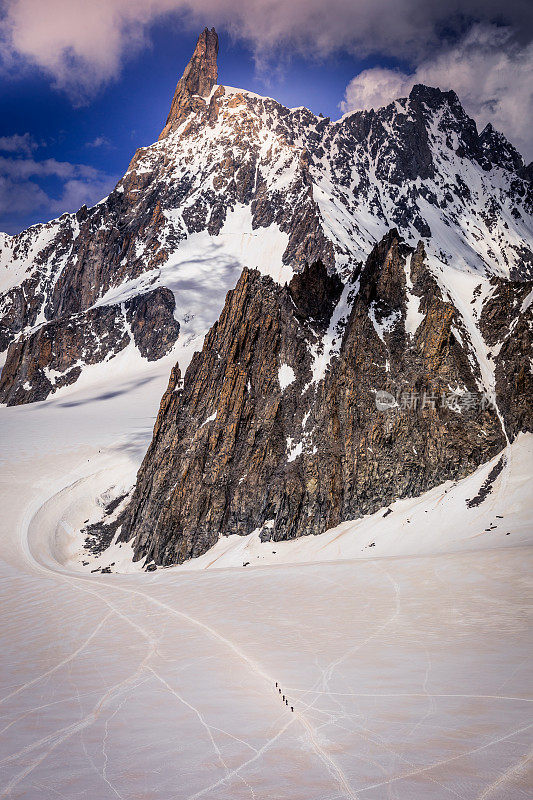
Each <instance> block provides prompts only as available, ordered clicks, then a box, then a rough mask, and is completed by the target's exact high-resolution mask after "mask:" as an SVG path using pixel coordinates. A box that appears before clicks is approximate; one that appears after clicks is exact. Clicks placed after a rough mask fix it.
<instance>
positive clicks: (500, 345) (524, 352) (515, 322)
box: [480, 278, 533, 440]
mask: <svg viewBox="0 0 533 800" xmlns="http://www.w3.org/2000/svg"><path fill="white" fill-rule="evenodd" d="M491 285H492V287H493V291H492V293H491V294H490V296H489V297H488V299H487V300H486V302H485V304H484V306H483V310H482V313H481V317H480V328H481V332H482V333H483V336H484V338H485V341H486V342H487V344H488V345H489V347H491V348H492V353H491V357H492V361H493V363H494V377H495V391H496V398H497V403H498V408H499V409H500V411H501V413H502V416H503V419H504V422H505V428H506V431H507V435H508V436H509V438H510V439H511V440H512V439H514V438H515V436H516V435H517V434H518V433H519V432H520V431H533V374H532V371H531V370H532V364H533V361H532V358H533V342H532V336H531V331H532V327H533V281H503V280H501V279H498V278H492V280H491Z"/></svg>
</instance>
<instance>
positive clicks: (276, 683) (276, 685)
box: [276, 681, 278, 689]
mask: <svg viewBox="0 0 533 800" xmlns="http://www.w3.org/2000/svg"><path fill="white" fill-rule="evenodd" d="M277 688H278V682H277V681H276V689H277Z"/></svg>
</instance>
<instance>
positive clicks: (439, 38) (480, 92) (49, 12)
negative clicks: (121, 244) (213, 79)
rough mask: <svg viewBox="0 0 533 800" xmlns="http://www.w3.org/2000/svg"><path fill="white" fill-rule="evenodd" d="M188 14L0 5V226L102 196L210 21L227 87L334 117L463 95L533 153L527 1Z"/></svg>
mask: <svg viewBox="0 0 533 800" xmlns="http://www.w3.org/2000/svg"><path fill="white" fill-rule="evenodd" d="M191 2H192V0H190V2H189V0H153V2H152V3H151V4H150V9H155V10H154V11H153V12H152V11H150V12H149V11H147V10H146V8H147V6H146V3H144V2H143V0H107V1H106V3H103V4H100V3H99V4H94V5H91V4H90V3H89V4H87V3H86V2H85V0H46V3H44V5H43V4H42V2H41V0H0V10H1V9H2V8H5V9H6V10H7V12H8V13H7V14H6V15H5V16H4V17H2V16H1V15H0V230H3V231H6V232H8V233H15V232H18V231H19V230H21V229H23V228H25V227H27V226H29V225H30V224H33V223H34V222H41V221H46V220H48V219H51V218H53V217H55V216H58V215H59V214H61V213H62V212H64V211H74V210H76V209H77V208H79V207H80V206H81V205H82V204H83V203H87V204H92V203H94V202H97V201H98V200H99V199H100V198H101V197H102V196H104V195H105V194H107V193H108V191H109V190H110V189H111V187H112V186H113V185H114V183H115V182H116V180H118V178H120V177H121V175H123V173H124V172H125V170H126V168H127V166H128V163H129V161H130V159H131V157H132V155H133V153H134V151H135V149H136V148H137V147H139V146H144V145H147V144H150V143H151V142H153V141H155V140H156V139H157V136H158V134H159V132H160V130H161V128H162V127H163V125H164V122H165V119H166V116H167V113H168V109H169V106H170V101H171V98H172V94H173V92H174V88H175V85H176V82H177V80H178V79H179V77H180V76H181V73H182V71H183V69H184V67H185V65H186V63H187V61H188V60H189V58H190V56H191V54H192V52H193V49H194V46H195V43H196V39H197V35H198V33H199V31H200V30H201V29H202V28H203V27H204V25H205V24H208V25H211V24H213V23H215V24H216V27H217V30H218V33H219V39H220V50H219V59H218V62H219V82H220V83H225V84H227V85H231V86H239V87H242V88H246V89H250V90H252V91H254V92H257V93H258V94H267V95H271V96H272V97H275V98H276V99H277V100H279V101H280V102H282V103H284V104H285V105H288V106H298V105H305V106H307V107H308V108H310V109H311V110H312V111H314V112H315V113H323V114H324V115H325V116H330V117H332V118H338V117H339V116H340V115H341V114H342V113H343V111H346V110H352V109H357V108H368V107H377V106H378V105H383V104H385V103H387V102H390V100H392V99H393V98H394V97H396V96H404V95H405V94H407V93H408V92H409V90H410V87H411V85H412V83H413V82H415V81H421V82H426V83H430V84H432V85H439V86H440V87H441V88H443V89H448V88H454V89H455V90H456V91H457V92H458V94H459V96H460V98H461V100H462V101H463V103H464V105H465V108H466V109H467V111H468V112H469V113H470V114H472V115H473V116H474V117H475V118H476V120H477V121H478V124H479V125H480V126H482V125H484V124H485V123H486V122H487V121H488V120H489V119H490V120H491V121H492V122H493V123H495V125H496V127H498V128H500V129H501V130H503V131H504V132H505V133H506V135H508V136H509V138H511V140H512V141H514V142H515V143H516V144H517V145H518V146H519V148H520V149H521V150H522V152H524V153H525V154H526V156H528V155H529V154H528V152H527V151H528V150H530V151H531V155H533V146H530V145H531V141H532V135H531V131H530V124H529V123H528V121H527V120H528V117H529V116H530V112H531V111H532V110H533V103H532V99H531V85H530V84H531V81H530V69H531V67H532V66H533V50H532V45H531V40H530V36H529V33H527V35H526V34H525V33H524V31H525V30H526V28H527V27H528V26H527V25H526V24H525V22H524V20H527V16H526V17H524V14H523V5H524V4H523V2H522V0H510V1H509V2H508V3H507V4H506V6H505V13H506V14H507V17H506V16H505V14H504V13H503V10H504V7H503V5H502V4H501V3H498V2H497V0H484V2H481V0H463V3H462V4H461V3H459V5H460V6H461V5H463V6H464V8H463V9H462V11H461V13H460V14H459V15H458V14H457V11H456V5H457V2H456V0H443V2H442V3H441V4H439V7H438V8H437V6H436V5H435V8H433V6H431V4H430V5H429V6H428V5H427V3H424V2H422V0H396V2H394V3H392V2H390V0H329V2H328V3H327V4H324V3H323V0H305V2H303V0H293V2H292V3H291V4H290V5H289V4H283V3H282V4H280V3H278V2H276V0H256V2H255V3H254V4H253V5H252V6H250V7H249V8H253V12H251V11H250V12H247V11H246V8H245V7H244V6H243V4H242V3H240V4H237V3H235V2H234V0H218V2H217V3H215V2H214V0H196V3H195V4H194V8H195V9H199V11H198V13H197V17H198V19H197V20H196V18H195V19H194V21H193V20H191V13H192V12H189V16H188V17H187V19H185V17H184V13H185V11H184V9H185V10H186V7H187V6H188V5H190V4H191ZM447 3H448V5H450V6H451V7H453V9H454V10H453V12H452V10H450V11H449V12H448V11H447V9H446V5H447ZM204 7H205V8H204ZM467 7H468V9H467ZM95 9H97V10H96V11H95ZM158 9H159V10H158ZM243 9H244V10H243ZM384 9H385V11H384ZM467 10H469V13H468V14H467V13H466V11H467ZM54 12H55V13H54ZM84 14H85V15H86V18H85V19H84V18H83V15H84ZM39 15H41V16H39ZM219 23H220V24H219ZM529 27H531V26H529ZM228 30H231V33H232V35H231V36H230V35H229V33H228ZM341 104H342V107H341ZM530 157H531V156H530Z"/></svg>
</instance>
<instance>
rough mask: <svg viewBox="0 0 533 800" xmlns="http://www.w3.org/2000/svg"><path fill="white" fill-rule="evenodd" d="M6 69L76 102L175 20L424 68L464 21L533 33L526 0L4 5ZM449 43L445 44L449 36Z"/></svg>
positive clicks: (9, 1)
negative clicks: (159, 26)
mask: <svg viewBox="0 0 533 800" xmlns="http://www.w3.org/2000/svg"><path fill="white" fill-rule="evenodd" d="M4 5H5V9H6V12H5V14H4V15H3V21H2V22H0V42H2V45H0V53H1V54H2V57H3V61H4V64H7V65H9V64H11V65H17V66H19V65H20V63H21V61H22V63H31V64H34V65H37V66H38V67H40V68H41V69H42V70H44V71H45V72H47V73H48V74H49V75H50V76H51V77H52V79H53V81H54V82H55V85H56V86H58V87H60V88H62V89H65V90H66V91H68V92H69V93H70V94H71V96H73V97H75V98H76V99H78V100H82V99H83V98H87V97H88V96H90V95H91V93H93V92H94V91H96V90H97V89H98V88H99V87H100V86H101V85H102V84H104V83H106V82H107V81H109V80H111V79H113V78H115V77H116V76H117V75H118V73H119V72H120V69H121V66H122V64H123V62H124V60H125V59H126V58H127V57H128V56H130V55H131V54H132V53H136V52H138V50H139V48H141V47H143V46H145V45H146V44H147V43H148V42H149V27H150V25H152V24H153V23H154V22H156V21H160V20H161V19H162V18H163V17H165V16H169V15H172V17H173V18H174V19H175V20H177V21H178V22H179V24H180V25H182V26H183V25H184V24H187V25H188V27H193V28H199V27H201V26H203V25H210V26H211V25H215V26H217V27H219V28H224V29H225V30H227V31H229V32H230V33H232V34H233V35H234V36H236V37H239V38H242V39H244V40H246V41H247V42H248V43H249V44H250V45H251V46H252V48H253V50H254V52H255V53H256V56H258V57H261V56H265V55H268V54H269V53H272V52H275V53H281V54H282V55H283V54H287V53H291V52H298V53H300V54H304V55H305V56H307V57H310V58H313V57H315V56H319V57H321V56H324V55H328V54H330V53H333V52H339V51H347V52H350V53H353V54H355V55H357V56H365V55H368V54H370V53H376V54H381V55H387V56H391V57H395V58H403V59H407V60H408V61H409V63H412V64H416V63H419V62H420V61H421V60H423V59H424V58H427V57H428V55H429V54H430V53H432V52H435V53H436V52H437V51H439V50H440V49H442V42H443V40H444V39H443V34H442V32H443V30H445V31H446V36H447V37H448V38H449V37H450V36H454V35H455V36H456V35H458V34H459V33H460V32H461V31H462V30H464V25H465V21H468V20H478V21H480V22H494V21H495V20H497V21H498V22H499V23H505V24H507V25H510V26H512V27H513V29H514V30H515V33H516V36H517V38H518V39H519V40H520V41H522V42H523V41H524V40H525V38H526V37H527V36H529V35H530V34H531V14H530V9H529V5H528V2H527V1H526V0H507V2H506V3H505V5H504V4H503V3H502V2H501V0H441V1H440V2H438V3H436V2H428V0H395V2H391V0H328V2H324V0H291V2H286V0H247V2H243V0H90V1H89V0H46V2H43V0H4ZM444 38H445V37H444Z"/></svg>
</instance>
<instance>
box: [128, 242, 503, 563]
mask: <svg viewBox="0 0 533 800" xmlns="http://www.w3.org/2000/svg"><path fill="white" fill-rule="evenodd" d="M408 252H410V251H409V249H408V248H407V247H406V246H405V245H404V244H403V243H402V242H401V240H400V239H399V237H398V235H397V233H396V232H394V231H393V232H391V233H390V234H388V236H387V237H385V239H384V240H383V241H382V242H381V243H380V244H379V245H377V246H376V248H374V250H373V252H372V254H371V256H370V257H369V259H368V261H367V264H366V265H365V267H364V268H363V270H362V271H361V273H360V274H359V275H358V276H357V277H354V278H353V279H352V284H351V285H352V295H353V296H352V309H351V312H350V314H349V317H348V319H347V321H346V325H345V328H344V331H342V330H339V331H338V337H339V338H338V344H339V348H338V355H337V356H334V357H333V358H332V360H331V362H330V365H329V368H328V369H327V371H326V373H325V377H324V379H323V380H321V381H319V382H318V383H316V384H314V383H313V382H312V363H313V360H312V355H311V350H310V345H313V346H314V348H315V349H316V348H317V347H318V348H319V346H320V344H319V343H320V340H321V336H322V333H323V330H324V329H323V323H322V324H319V325H318V326H317V325H316V322H315V321H314V320H312V319H311V316H309V317H307V318H306V317H305V315H304V313H303V304H302V303H301V302H300V303H299V304H298V306H299V307H296V306H295V303H294V300H293V297H292V293H293V292H294V289H295V286H297V287H298V290H297V292H296V293H295V294H296V297H297V298H302V297H303V296H304V292H305V283H304V282H305V278H306V277H307V278H308V279H309V283H308V286H307V288H308V291H309V294H312V293H313V292H314V291H317V292H318V296H316V297H314V298H311V297H310V298H309V299H308V302H307V309H308V310H309V311H310V312H311V310H312V315H314V317H315V318H316V316H317V312H316V310H315V309H316V307H317V306H318V307H320V305H321V303H322V302H323V303H325V306H326V307H329V302H330V298H329V295H328V293H324V291H323V289H324V284H323V281H324V272H323V268H318V269H316V268H315V269H316V272H317V274H318V275H320V277H321V280H318V281H317V280H316V278H315V277H314V276H315V270H314V269H306V270H305V271H304V272H303V273H302V276H301V277H300V278H299V279H298V281H296V284H295V285H293V286H292V290H291V288H290V287H280V286H279V285H277V284H275V283H274V282H273V281H272V280H271V279H270V278H266V277H263V276H261V275H260V274H259V273H258V272H255V271H250V270H244V272H243V274H242V276H241V278H240V280H239V282H238V284H237V286H236V288H235V289H234V290H233V291H232V292H230V293H229V294H228V296H227V300H226V305H225V308H224V310H223V312H222V315H221V317H220V319H219V321H218V322H217V323H216V324H215V325H214V326H213V328H212V329H211V331H210V333H209V335H208V336H207V338H206V340H205V343H204V347H203V350H202V352H201V353H198V354H196V355H195V356H194V358H193V360H192V362H191V365H190V367H189V369H188V370H187V372H186V374H185V379H184V384H183V389H179V388H178V391H176V390H175V389H176V381H177V375H176V376H174V377H173V378H172V380H171V384H170V385H169V389H168V390H167V393H166V394H165V397H164V399H163V402H162V404H161V409H160V413H159V416H158V420H157V423H156V430H155V432H154V439H153V441H152V444H151V445H150V448H149V450H148V452H147V455H146V457H145V459H144V462H143V464H142V466H141V469H140V471H139V474H138V479H137V485H136V488H135V492H134V495H133V498H132V500H131V502H130V504H129V506H128V507H127V509H126V511H125V513H124V515H123V517H122V518H121V525H122V529H121V538H122V539H124V540H130V539H132V540H133V546H134V550H135V557H136V558H137V559H140V558H142V559H146V561H150V560H152V559H153V560H154V561H155V562H156V563H157V564H171V563H176V562H181V561H183V560H185V559H187V558H191V557H195V556H198V555H200V554H201V553H203V552H205V551H206V550H207V549H208V548H209V547H211V546H212V545H213V544H214V543H215V542H216V541H217V539H218V538H219V536H220V535H228V534H233V533H237V534H249V533H251V532H252V531H253V530H256V529H259V530H260V531H261V537H262V538H263V539H265V538H269V537H272V538H273V539H275V540H279V539H290V538H295V537H298V536H302V535H307V534H316V533H321V532H322V531H324V530H326V529H327V528H329V527H331V526H334V525H336V524H338V523H340V522H342V521H344V520H346V519H352V518H354V517H357V516H360V515H362V514H367V513H370V512H373V511H376V510H377V509H379V508H380V507H382V506H386V505H389V504H390V503H391V502H392V501H393V500H395V499H397V498H399V497H405V496H411V495H417V494H420V493H421V492H423V491H425V490H426V489H428V488H430V487H432V486H434V485H435V484H438V483H442V482H443V481H444V480H446V479H448V478H453V479H458V478H462V477H464V476H465V475H467V474H469V473H470V472H471V471H472V470H474V469H475V468H476V467H477V466H478V465H479V464H481V463H483V462H484V461H486V460H487V459H489V458H491V457H492V456H494V455H495V454H496V453H497V452H498V451H499V450H501V449H502V447H503V446H504V444H505V439H504V436H503V432H502V430H501V426H500V423H499V420H498V417H497V415H496V413H495V412H494V410H493V409H490V408H485V409H480V408H476V409H469V408H466V407H465V408H463V409H462V410H461V411H460V412H459V411H453V410H451V409H450V408H449V407H447V406H442V405H441V393H442V392H447V391H449V390H450V386H456V387H462V390H468V391H471V392H474V391H475V390H476V388H477V387H476V381H475V376H474V374H473V373H472V370H471V368H470V364H469V359H468V354H467V353H466V352H465V351H464V350H463V347H462V345H461V344H460V343H459V341H458V340H457V339H456V338H455V337H454V336H453V333H452V325H453V324H458V320H457V313H456V311H455V309H454V308H453V307H452V306H450V304H449V303H447V302H444V301H443V300H442V298H440V297H439V294H438V291H437V290H436V287H433V285H432V282H431V276H425V275H424V273H425V270H426V269H427V267H426V266H425V265H424V263H423V262H424V255H423V248H422V247H419V248H418V250H417V251H416V258H415V267H414V272H413V273H412V274H411V280H413V282H414V281H415V280H416V281H417V282H418V284H419V291H420V292H421V301H423V302H424V303H425V306H426V307H427V314H426V317H425V319H424V321H423V323H422V324H421V325H420V327H419V329H418V330H417V331H416V334H415V336H414V337H410V336H407V335H406V333H405V257H406V255H407V253H408ZM424 284H426V286H428V287H429V291H428V292H424V291H423V290H422V288H420V287H421V286H422V285H424ZM321 298H322V300H321ZM378 302H379V303H380V304H381V305H380V311H381V316H380V319H381V322H382V324H383V327H382V328H381V330H383V331H384V332H383V334H382V336H383V338H381V337H380V335H379V334H378V330H377V329H376V327H375V324H374V322H373V321H372V319H373V316H372V309H374V318H375V319H376V324H379V323H378V321H377V315H376V313H375V308H376V303H378ZM315 304H316V305H315ZM329 314H330V311H328V312H327V313H326V312H324V317H323V319H325V318H327V317H328V316H329ZM318 316H320V315H318ZM282 365H288V366H289V367H291V368H292V369H293V371H294V375H295V379H294V381H293V382H292V383H290V385H288V386H286V387H285V388H284V389H282V387H281V386H280V383H279V380H278V373H279V370H280V367H282ZM382 389H389V390H390V391H391V392H394V393H395V394H396V395H397V397H398V398H399V399H400V398H401V397H402V394H403V393H408V394H409V395H411V394H415V393H416V395H417V397H418V398H420V400H421V398H422V397H423V395H424V392H425V393H426V398H429V400H428V402H427V403H425V404H424V407H421V403H420V404H419V407H413V408H408V407H407V408H405V409H401V408H395V409H391V410H387V411H380V410H378V408H377V407H376V392H377V391H378V390H382ZM431 398H433V400H431ZM269 521H270V522H269ZM267 522H269V524H268V525H267V524H266V523H267Z"/></svg>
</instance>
